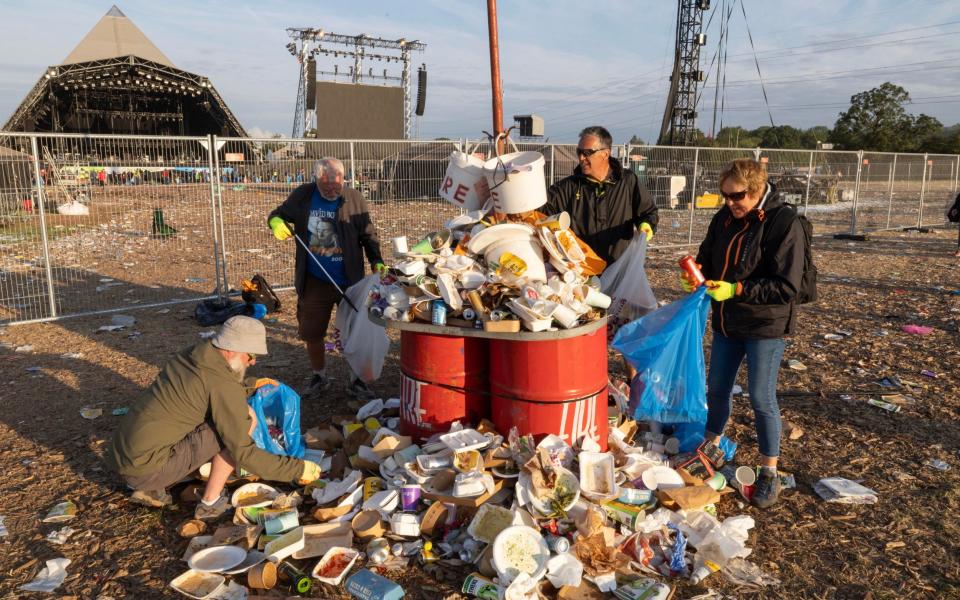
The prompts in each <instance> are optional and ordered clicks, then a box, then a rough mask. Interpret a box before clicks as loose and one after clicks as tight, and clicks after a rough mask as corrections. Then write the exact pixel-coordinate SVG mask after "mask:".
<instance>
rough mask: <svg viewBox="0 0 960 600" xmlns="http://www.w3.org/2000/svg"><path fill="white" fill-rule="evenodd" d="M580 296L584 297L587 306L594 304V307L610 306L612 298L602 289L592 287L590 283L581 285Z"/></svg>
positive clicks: (604, 307)
mask: <svg viewBox="0 0 960 600" xmlns="http://www.w3.org/2000/svg"><path fill="white" fill-rule="evenodd" d="M580 296H581V297H582V298H583V302H584V303H585V304H586V305H587V306H593V307H594V308H603V309H607V308H610V302H611V298H610V296H608V295H606V294H604V293H603V292H601V291H600V290H598V289H596V288H594V287H591V286H589V285H582V286H580Z"/></svg>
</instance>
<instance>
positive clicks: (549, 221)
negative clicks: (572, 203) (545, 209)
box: [538, 211, 570, 231]
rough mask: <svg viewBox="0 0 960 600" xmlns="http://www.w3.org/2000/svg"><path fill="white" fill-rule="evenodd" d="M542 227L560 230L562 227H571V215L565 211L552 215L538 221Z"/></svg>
mask: <svg viewBox="0 0 960 600" xmlns="http://www.w3.org/2000/svg"><path fill="white" fill-rule="evenodd" d="M538 225H540V226H541V227H546V228H547V229H549V230H550V231H559V230H561V229H570V215H569V214H568V213H567V212H566V211H564V212H562V213H560V214H556V215H550V216H549V217H547V218H545V219H544V220H543V221H540V222H539V223H538Z"/></svg>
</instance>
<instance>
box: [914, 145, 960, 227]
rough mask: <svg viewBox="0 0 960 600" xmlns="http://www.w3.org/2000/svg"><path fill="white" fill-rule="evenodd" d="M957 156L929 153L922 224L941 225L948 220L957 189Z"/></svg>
mask: <svg viewBox="0 0 960 600" xmlns="http://www.w3.org/2000/svg"><path fill="white" fill-rule="evenodd" d="M957 160H958V157H957V156H953V155H950V154H929V155H927V185H926V186H925V187H924V191H923V205H922V208H921V219H920V225H921V226H930V225H939V224H942V223H943V222H944V221H946V214H947V210H948V209H949V208H950V206H951V204H953V198H954V196H956V193H957V192H956V189H957Z"/></svg>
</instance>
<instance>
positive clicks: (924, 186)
mask: <svg viewBox="0 0 960 600" xmlns="http://www.w3.org/2000/svg"><path fill="white" fill-rule="evenodd" d="M926 191H927V153H926V152H924V154H923V178H922V179H921V180H920V210H919V211H918V214H917V229H920V227H921V225H923V196H924V194H925V193H926Z"/></svg>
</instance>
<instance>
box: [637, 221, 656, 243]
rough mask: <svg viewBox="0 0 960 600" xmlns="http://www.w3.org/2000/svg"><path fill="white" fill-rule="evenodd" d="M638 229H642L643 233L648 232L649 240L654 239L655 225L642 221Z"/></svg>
mask: <svg viewBox="0 0 960 600" xmlns="http://www.w3.org/2000/svg"><path fill="white" fill-rule="evenodd" d="M637 229H638V230H640V232H641V233H645V234H647V241H648V242H649V241H650V240H652V239H653V227H651V226H650V223H647V222H643V223H640V227H637Z"/></svg>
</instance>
